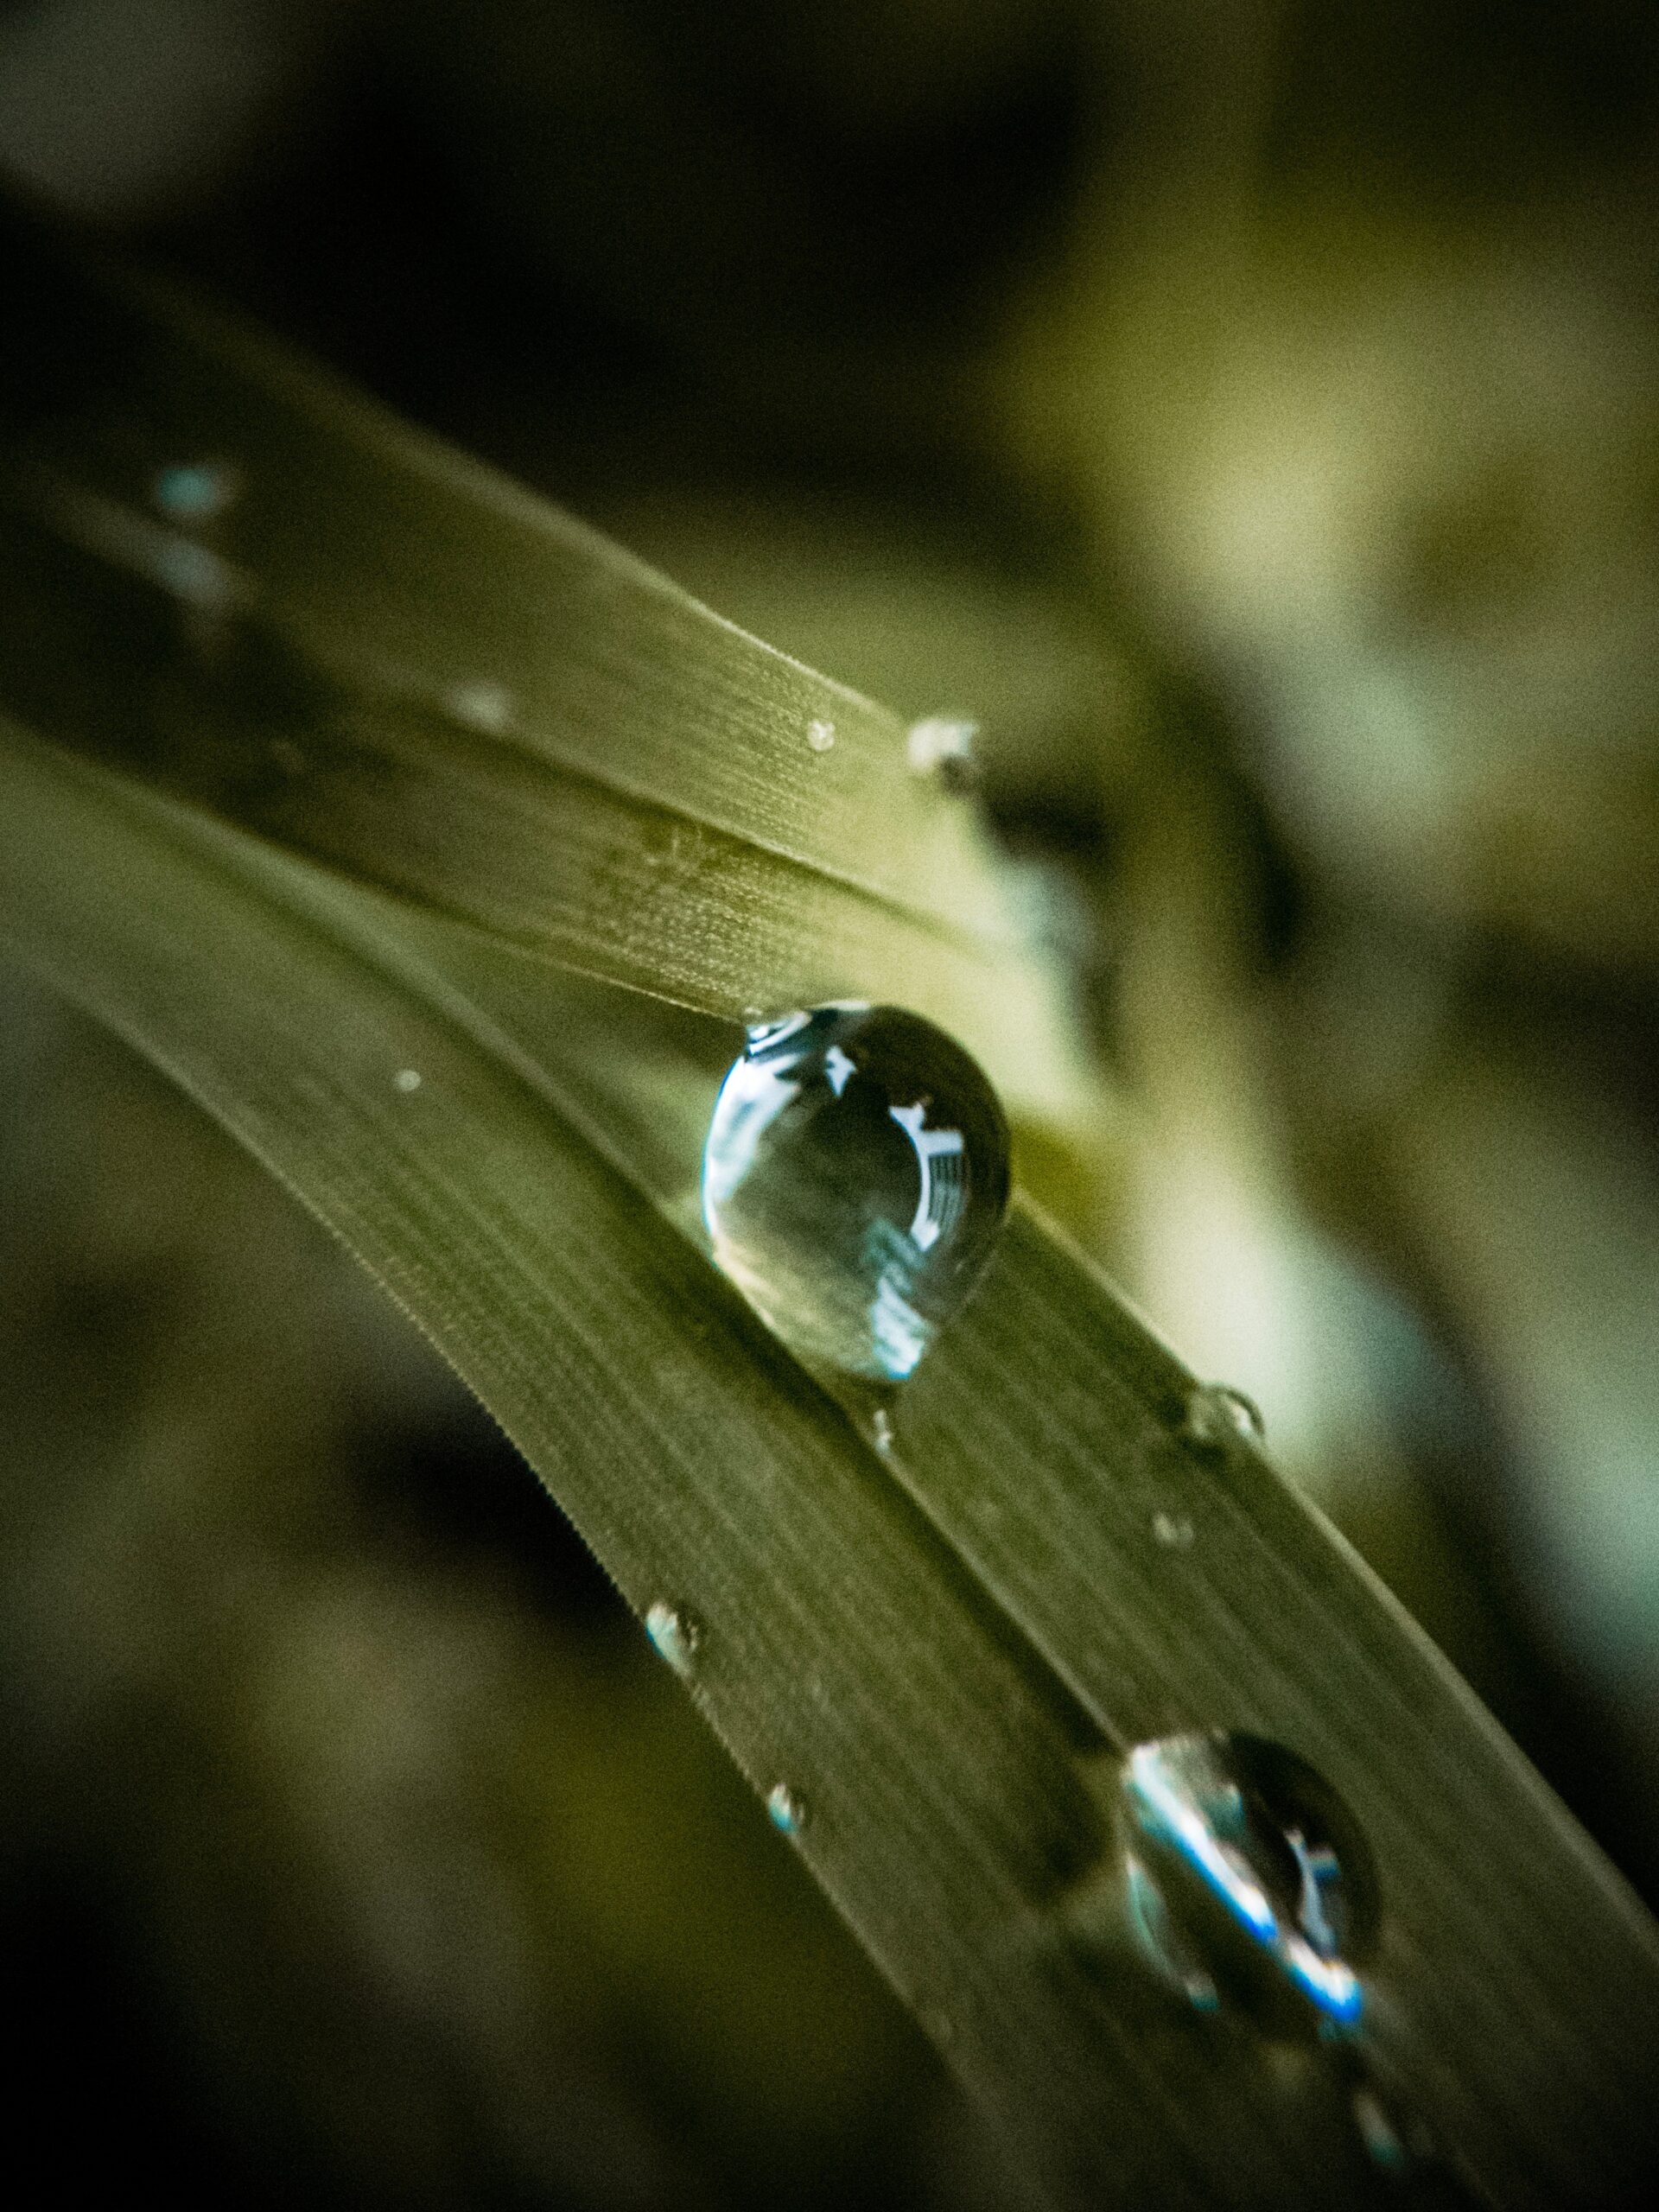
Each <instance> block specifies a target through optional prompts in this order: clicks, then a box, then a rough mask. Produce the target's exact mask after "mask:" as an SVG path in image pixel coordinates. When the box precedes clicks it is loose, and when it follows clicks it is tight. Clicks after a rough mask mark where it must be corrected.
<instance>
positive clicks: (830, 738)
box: [806, 722, 836, 753]
mask: <svg viewBox="0 0 1659 2212" xmlns="http://www.w3.org/2000/svg"><path fill="white" fill-rule="evenodd" d="M806 741H807V743H808V744H809V745H810V747H811V748H812V750H813V751H814V752H815V753H827V752H828V751H829V748H830V747H831V746H832V745H833V744H834V743H835V741H836V726H835V724H834V722H809V723H808V724H807V726H806Z"/></svg>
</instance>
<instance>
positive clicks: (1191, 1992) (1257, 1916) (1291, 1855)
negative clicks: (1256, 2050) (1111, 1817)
mask: <svg viewBox="0 0 1659 2212" xmlns="http://www.w3.org/2000/svg"><path fill="white" fill-rule="evenodd" d="M1121 1802H1122V1821H1123V1835H1124V1872H1125V1901H1126V1910H1127V1913H1128V1919H1129V1923H1130V1928H1131V1931H1132V1933H1133V1934H1134V1936H1135V1938H1136V1939H1137V1941H1138V1942H1139V1943H1140V1945H1141V1949H1142V1950H1143V1952H1144V1953H1145V1954H1146V1955H1147V1957H1148V1958H1150V1959H1151V1960H1152V1961H1153V1962H1154V1965H1155V1966H1156V1967H1158V1969H1159V1971H1160V1973H1161V1974H1163V1975H1164V1976H1165V1978H1166V1980H1170V1981H1172V1982H1173V1983H1174V1985H1175V1986H1177V1987H1178V1988H1179V1990H1180V1991H1181V1992H1182V1993H1183V1995H1185V1997H1186V1999H1187V2000H1188V2001H1189V2002H1190V2003H1192V2004H1193V2005H1197V2006H1198V2007H1199V2008H1200V2009H1201V2010H1204V2011H1211V2012H1213V2011H1218V2010H1220V2009H1222V2008H1223V2007H1236V2008H1241V2009H1243V2011H1245V2012H1249V2014H1250V2015H1251V2017H1252V2018H1255V2020H1256V2021H1257V2022H1258V2023H1259V2024H1262V2026H1264V2027H1265V2028H1267V2029H1268V2031H1270V2032H1274V2033H1290V2034H1296V2033H1306V2032H1308V2031H1316V2032H1318V2033H1319V2034H1321V2035H1325V2036H1331V2035H1346V2034H1350V2033H1351V2032H1352V2031H1354V2030H1356V2029H1357V2027H1358V2025H1359V2022H1360V2018H1361V2015H1362V2013H1363V2009H1364V1997H1363V1988H1362V1986H1361V1983H1360V1980H1359V1977H1358V1975H1357V1974H1356V1973H1355V1971H1354V1969H1353V1967H1352V1966H1351V1964H1350V1963H1349V1961H1350V1960H1351V1958H1353V1957H1356V1956H1363V1953H1364V1951H1365V1949H1366V1948H1368V1946H1369V1944H1370V1941H1371V1939H1372V1937H1373V1936H1374V1934H1375V1926H1376V1877H1375V1874H1374V1872H1373V1871H1372V1867H1371V1861H1370V1853H1369V1851H1368V1850H1367V1849H1366V1847H1365V1843H1364V1840H1363V1836H1362V1835H1361V1834H1360V1833H1359V1830H1358V1828H1357V1825H1356V1824H1355V1822H1354V1821H1353V1818H1352V1815H1351V1814H1349V1813H1348V1812H1347V1810H1346V1808H1344V1806H1342V1804H1341V1803H1340V1802H1339V1800H1338V1798H1337V1796H1336V1795H1335V1793H1334V1792H1333V1791H1332V1789H1330V1788H1329V1787H1328V1785H1326V1784H1325V1783H1323V1782H1322V1781H1321V1780H1320V1779H1319V1777H1318V1776H1317V1775H1316V1774H1315V1773H1314V1772H1313V1769H1312V1768H1311V1767H1309V1766H1307V1765H1306V1763H1305V1762H1304V1761H1302V1760H1300V1759H1299V1758H1296V1757H1295V1756H1294V1754H1293V1753H1291V1752H1289V1751H1284V1750H1282V1749H1281V1748H1280V1747H1279V1746H1278V1745H1273V1744H1268V1743H1266V1742H1264V1741H1263V1740H1262V1738H1258V1737H1251V1736H1197V1735H1194V1736H1173V1737H1166V1738H1163V1739H1162V1740H1161V1741H1160V1742H1157V1743H1153V1744H1142V1745H1140V1746H1139V1747H1138V1749H1136V1750H1135V1751H1132V1752H1131V1753H1130V1754H1129V1757H1128V1760H1127V1761H1126V1762H1125V1764H1124V1767H1123V1771H1122V1784H1121Z"/></svg>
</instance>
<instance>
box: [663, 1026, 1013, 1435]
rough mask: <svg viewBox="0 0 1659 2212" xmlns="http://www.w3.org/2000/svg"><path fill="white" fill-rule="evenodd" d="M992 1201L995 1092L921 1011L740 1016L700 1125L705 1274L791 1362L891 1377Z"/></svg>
mask: <svg viewBox="0 0 1659 2212" xmlns="http://www.w3.org/2000/svg"><path fill="white" fill-rule="evenodd" d="M1007 1198H1008V1133H1007V1122H1005V1121H1004V1120H1003V1117H1002V1109H1001V1106H1000V1105H999V1104H998V1103H997V1098H996V1094H995V1091H994V1090H992V1089H991V1086H990V1084H988V1082H987V1080H986V1078H985V1077H984V1075H983V1074H982V1071H981V1070H980V1069H979V1067H978V1066H977V1065H976V1063H975V1062H974V1061H973V1060H972V1059H970V1058H969V1056H968V1054H967V1053H966V1052H963V1049H962V1047H961V1046H959V1045H957V1044H954V1043H953V1042H952V1041H951V1039H950V1038H949V1037H947V1036H946V1035H945V1034H944V1032H943V1031H942V1030H938V1029H936V1028H935V1027H933V1026H932V1024H931V1022H927V1021H924V1020H922V1019H921V1018H920V1016H919V1015H917V1014H907V1013H906V1012H904V1011H903V1010H902V1009H901V1008H899V1007H871V1006H866V1005H863V1004H861V1003H853V1002H842V1003H837V1004H835V1005H830V1006H822V1007H814V1008H812V1009H810V1010H808V1011H804V1012H800V1013H795V1014H784V1015H782V1016H780V1017H779V1018H778V1019H777V1020H771V1021H764V1022H757V1023H755V1024H754V1025H753V1026H752V1027H751V1028H750V1030H749V1033H748V1043H747V1048H746V1050H745V1052H744V1053H743V1056H742V1058H741V1059H739V1060H738V1061H737V1062H736V1063H735V1064H734V1066H733V1067H732V1069H731V1071H730V1072H729V1073H728V1076H727V1077H726V1080H725V1082H724V1084H722V1085H721V1092H720V1096H719V1098H718V1099H717V1101H716V1102H715V1111H714V1117H713V1120H712V1121H711V1122H710V1123H709V1136H708V1141H707V1143H706V1145H705V1147H704V1150H703V1161H702V1205H703V1216H704V1218H705V1220H706V1221H707V1223H708V1225H709V1236H710V1237H711V1239H712V1240H713V1244H714V1253H715V1261H716V1262H717V1263H718V1264H719V1266H720V1268H721V1271H722V1272H723V1273H724V1274H726V1275H727V1276H728V1277H729V1278H730V1280H731V1281H733V1282H734V1283H735V1284H736V1286H737V1287H738V1288H739V1289H740V1290H741V1292H742V1293H743V1295H744V1296H745V1297H746V1298H747V1300H748V1301H749V1303H750V1304H751V1305H752V1306H753V1307H754V1308H755V1310H756V1311H757V1312H758V1313H760V1315H761V1316H762V1317H763V1318H764V1319H766V1321H767V1322H768V1323H769V1325H771V1327H772V1329H773V1330H774V1331H775V1332H776V1333H777V1334H778V1335H779V1337H780V1338H782V1339H783V1341H784V1342H785V1344H788V1345H789V1346H790V1347H791V1350H792V1351H796V1352H797V1353H798V1354H799V1355H800V1356H801V1357H803V1358H805V1359H808V1360H810V1361H816V1362H818V1363H821V1364H823V1365H825V1366H828V1367H831V1368H835V1369H837V1370H840V1371H841V1372H842V1373H843V1374H848V1375H857V1376H866V1377H868V1378H869V1379H870V1380H873V1381H886V1382H899V1381H902V1380H903V1379H904V1377H905V1376H907V1375H909V1374H911V1373H912V1371H913V1370H914V1369H915V1366H916V1364H917V1363H918V1360H919V1359H920V1358H921V1357H922V1355H923V1354H924V1353H925V1351H926V1350H927V1348H928V1346H929V1344H931V1342H932V1340H933V1338H934V1336H935V1335H936V1333H937V1332H938V1330H939V1328H940V1327H941V1326H942V1325H944V1323H945V1322H946V1321H948V1320H949V1319H950V1316H951V1315H952V1314H953V1313H955V1312H956V1311H957V1308H958V1307H959V1306H960V1305H961V1304H962V1301H963V1299H964V1298H965V1297H966V1296H967V1294H968V1293H969V1290H970V1289H971V1288H972V1287H973V1284H974V1281H975V1280H976V1277H977V1276H978V1274H979V1273H980V1271H981V1269H982V1268H983V1267H984V1264H985V1262H986V1261H987V1260H988V1258H989V1256H990V1252H991V1248H992V1246H993V1244H994V1243H995V1238H996V1234H997V1230H999V1228H1000V1227H1001V1221H1002V1217H1003V1214H1004V1212H1005V1211H1006V1210H1007ZM889 1433H890V1432H889ZM878 1441H880V1439H879V1437H878Z"/></svg>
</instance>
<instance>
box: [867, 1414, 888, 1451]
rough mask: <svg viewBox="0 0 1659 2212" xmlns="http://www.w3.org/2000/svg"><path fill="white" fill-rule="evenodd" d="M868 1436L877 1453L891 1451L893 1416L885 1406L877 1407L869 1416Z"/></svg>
mask: <svg viewBox="0 0 1659 2212" xmlns="http://www.w3.org/2000/svg"><path fill="white" fill-rule="evenodd" d="M870 1435H871V1438H872V1440H873V1441H874V1445H875V1448H876V1450H877V1451H878V1452H891V1451H892V1449H893V1415H892V1414H890V1413H889V1412H888V1411H887V1408H886V1407H885V1406H878V1407H877V1408H876V1409H875V1411H874V1413H873V1414H871V1415H870Z"/></svg>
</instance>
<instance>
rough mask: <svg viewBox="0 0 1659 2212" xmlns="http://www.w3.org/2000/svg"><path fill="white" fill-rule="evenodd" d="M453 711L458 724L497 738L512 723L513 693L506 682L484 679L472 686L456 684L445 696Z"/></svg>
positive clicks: (451, 686) (479, 679)
mask: <svg viewBox="0 0 1659 2212" xmlns="http://www.w3.org/2000/svg"><path fill="white" fill-rule="evenodd" d="M444 697H445V700H446V702H447V703H448V708H449V711H450V713H451V714H452V715H454V717H455V719H456V720H457V721H463V722H466V723H467V725H468V726H469V727H470V728H473V729H480V730H483V731H485V732H486V734H488V735H490V736H492V737H496V736H499V734H500V733H501V732H502V731H503V730H504V729H505V728H506V727H507V725H508V723H509V722H510V721H512V692H511V691H509V690H508V689H507V687H506V685H505V683H491V682H490V681H489V680H488V679H487V678H486V677H480V678H478V679H477V681H475V682H474V683H453V684H451V685H450V687H449V689H448V691H447V692H446V693H445V694H444Z"/></svg>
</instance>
